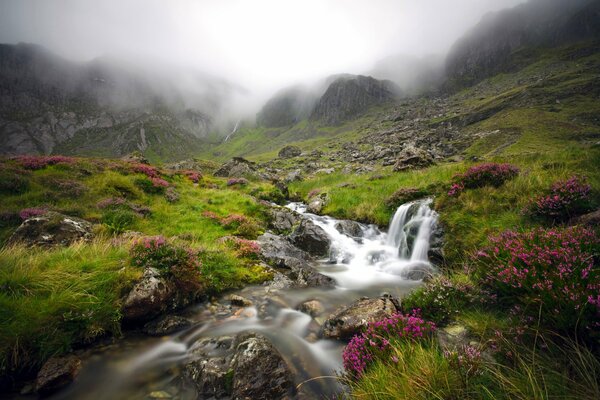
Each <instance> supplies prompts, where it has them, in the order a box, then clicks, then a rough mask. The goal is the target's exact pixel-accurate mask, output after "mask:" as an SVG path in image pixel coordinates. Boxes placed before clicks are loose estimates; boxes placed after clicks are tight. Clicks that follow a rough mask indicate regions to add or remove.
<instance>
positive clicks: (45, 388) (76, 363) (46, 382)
mask: <svg viewBox="0 0 600 400" xmlns="http://www.w3.org/2000/svg"><path fill="white" fill-rule="evenodd" d="M80 370H81V360H80V359H79V358H77V357H75V356H73V355H71V356H66V357H52V358H50V359H49V360H48V361H46V363H45V364H44V365H43V366H42V369H40V371H39V372H38V374H37V378H36V379H35V389H36V391H37V392H39V393H40V394H42V395H49V394H52V393H54V392H56V391H58V390H60V389H62V388H64V387H65V386H67V385H69V384H70V383H71V382H73V381H74V380H75V378H76V377H77V375H78V374H79V371H80Z"/></svg>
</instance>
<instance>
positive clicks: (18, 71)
mask: <svg viewBox="0 0 600 400" xmlns="http://www.w3.org/2000/svg"><path fill="white" fill-rule="evenodd" d="M186 78H189V80H190V82H192V84H189V85H187V86H186V89H184V88H183V87H182V86H181V85H179V84H178V82H177V81H176V80H175V79H174V78H171V77H169V76H168V74H165V73H160V72H151V71H145V72H143V71H142V72H140V70H135V72H134V70H133V69H130V68H129V67H128V66H127V65H123V64H119V63H118V62H116V61H114V60H109V59H96V60H93V61H91V62H88V63H75V62H69V61H67V60H64V59H61V58H60V57H57V56H55V55H53V54H51V53H50V52H48V51H46V50H45V49H43V48H41V47H39V46H35V45H28V44H18V45H15V46H13V45H1V46H0V153H2V154H25V153H33V154H51V153H61V154H79V155H101V156H109V157H115V156H122V155H124V154H127V153H129V152H131V151H133V150H139V151H143V152H146V153H148V154H147V155H148V156H149V157H150V158H153V159H177V158H182V157H184V156H189V155H192V154H193V153H194V152H197V151H199V150H200V148H201V141H200V139H202V138H203V137H205V136H206V135H207V134H208V133H209V131H210V129H211V127H212V124H213V116H215V115H216V114H217V113H218V112H219V110H220V108H221V107H222V106H223V102H224V100H225V99H226V98H227V96H228V95H230V94H231V92H232V91H234V90H235V89H234V88H232V87H231V86H230V85H229V84H227V83H226V82H222V81H219V80H215V79H211V78H209V77H205V76H202V75H200V74H198V75H194V74H191V75H189V76H187V77H186Z"/></svg>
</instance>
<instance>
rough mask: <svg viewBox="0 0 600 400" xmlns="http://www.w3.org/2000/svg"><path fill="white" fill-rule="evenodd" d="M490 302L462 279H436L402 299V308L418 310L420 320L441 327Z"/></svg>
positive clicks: (477, 288)
mask: <svg viewBox="0 0 600 400" xmlns="http://www.w3.org/2000/svg"><path fill="white" fill-rule="evenodd" d="M490 300H493V296H491V295H484V293H482V289H481V288H479V287H478V286H477V285H475V284H473V283H472V282H471V281H470V280H469V279H468V277H466V276H464V275H452V276H450V277H446V276H442V275H438V276H435V277H434V278H432V279H431V280H430V281H429V282H427V283H425V284H424V285H423V286H421V287H420V288H418V289H417V290H414V291H413V292H411V293H410V294H409V295H408V296H407V297H405V298H404V299H402V308H403V309H404V310H412V309H420V310H422V311H421V315H422V316H423V318H426V319H428V320H431V321H434V322H436V323H438V324H441V323H444V322H448V321H449V320H451V319H452V318H453V317H454V316H455V315H457V314H458V313H460V312H461V311H464V310H465V309H466V308H468V307H470V306H472V305H474V304H477V303H481V302H484V301H485V302H489V301H490Z"/></svg>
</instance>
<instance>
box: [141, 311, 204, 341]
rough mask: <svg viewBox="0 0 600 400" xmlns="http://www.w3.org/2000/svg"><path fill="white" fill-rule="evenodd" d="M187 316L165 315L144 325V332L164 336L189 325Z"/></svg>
mask: <svg viewBox="0 0 600 400" xmlns="http://www.w3.org/2000/svg"><path fill="white" fill-rule="evenodd" d="M191 325H192V323H191V321H190V320H188V319H187V318H183V317H178V316H176V315H166V316H164V317H162V318H158V319H156V320H154V321H150V322H148V323H147V324H146V325H144V329H143V331H144V333H145V334H147V335H150V336H166V335H170V334H171V333H175V332H178V331H181V330H183V329H185V328H188V327H189V326H191Z"/></svg>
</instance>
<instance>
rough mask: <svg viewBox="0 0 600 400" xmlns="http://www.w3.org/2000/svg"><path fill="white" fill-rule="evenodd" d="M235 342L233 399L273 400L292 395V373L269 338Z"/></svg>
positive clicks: (244, 338)
mask: <svg viewBox="0 0 600 400" xmlns="http://www.w3.org/2000/svg"><path fill="white" fill-rule="evenodd" d="M236 342H237V343H238V344H237V346H236V350H235V356H234V358H233V361H232V364H231V366H232V369H233V385H232V386H233V388H232V389H233V391H232V392H233V393H232V394H233V396H232V397H233V398H235V399H253V400H273V399H282V398H288V397H291V396H293V394H294V380H293V375H292V372H291V371H290V369H289V367H288V366H287V364H286V362H285V361H284V360H283V358H282V357H281V354H279V351H277V349H276V348H275V347H273V345H272V344H271V342H269V340H268V339H267V338H266V337H264V336H262V335H258V334H246V335H241V336H240V337H239V338H237V339H236Z"/></svg>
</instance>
